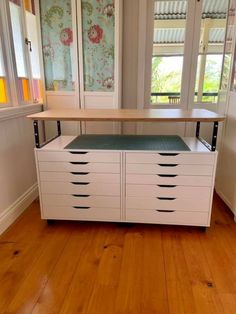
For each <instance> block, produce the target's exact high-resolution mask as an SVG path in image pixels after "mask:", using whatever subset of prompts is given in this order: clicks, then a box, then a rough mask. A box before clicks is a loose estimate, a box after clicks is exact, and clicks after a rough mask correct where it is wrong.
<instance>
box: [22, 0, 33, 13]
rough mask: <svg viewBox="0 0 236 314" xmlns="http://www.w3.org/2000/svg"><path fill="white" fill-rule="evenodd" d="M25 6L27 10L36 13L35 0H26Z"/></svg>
mask: <svg viewBox="0 0 236 314" xmlns="http://www.w3.org/2000/svg"><path fill="white" fill-rule="evenodd" d="M24 8H25V10H26V11H28V12H30V13H32V14H34V15H35V4H34V0H24Z"/></svg>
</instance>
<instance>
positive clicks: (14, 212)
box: [0, 183, 38, 234]
mask: <svg viewBox="0 0 236 314" xmlns="http://www.w3.org/2000/svg"><path fill="white" fill-rule="evenodd" d="M37 197H38V184H37V183H35V184H34V185H33V186H31V187H30V188H29V189H28V190H27V191H26V192H25V193H24V194H23V195H21V196H20V197H19V198H18V199H17V200H16V201H15V202H14V203H13V204H12V205H11V206H9V207H8V208H6V209H5V210H4V211H3V213H2V214H0V234H2V233H3V232H4V231H5V230H6V229H7V228H8V227H9V226H10V225H11V224H12V223H13V222H14V221H15V220H16V219H17V218H18V217H19V216H20V214H22V213H23V211H24V210H25V209H26V208H27V207H28V206H29V205H30V204H31V203H32V202H33V201H34V200H35V199H36V198H37Z"/></svg>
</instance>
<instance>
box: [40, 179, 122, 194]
mask: <svg viewBox="0 0 236 314" xmlns="http://www.w3.org/2000/svg"><path fill="white" fill-rule="evenodd" d="M40 185H41V192H42V194H76V195H80V194H82V195H114V196H116V195H120V184H115V183H111V184H106V183H87V182H80V183H78V182H74V183H72V182H41V184H40Z"/></svg>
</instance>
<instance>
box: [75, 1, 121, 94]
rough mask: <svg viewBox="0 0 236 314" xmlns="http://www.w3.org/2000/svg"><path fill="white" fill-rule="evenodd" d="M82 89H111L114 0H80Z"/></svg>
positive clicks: (112, 81) (112, 80) (112, 87)
mask: <svg viewBox="0 0 236 314" xmlns="http://www.w3.org/2000/svg"><path fill="white" fill-rule="evenodd" d="M81 2H82V28H83V64H84V90H85V91H105V92H112V91H114V24H115V16H114V13H115V12H114V10H115V7H114V0H82V1H81Z"/></svg>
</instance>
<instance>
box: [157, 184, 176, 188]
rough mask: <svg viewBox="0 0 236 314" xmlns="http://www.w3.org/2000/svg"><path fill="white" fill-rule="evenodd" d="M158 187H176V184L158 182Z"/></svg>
mask: <svg viewBox="0 0 236 314" xmlns="http://www.w3.org/2000/svg"><path fill="white" fill-rule="evenodd" d="M157 186H159V187H160V188H176V185H171V184H158V185H157Z"/></svg>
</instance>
